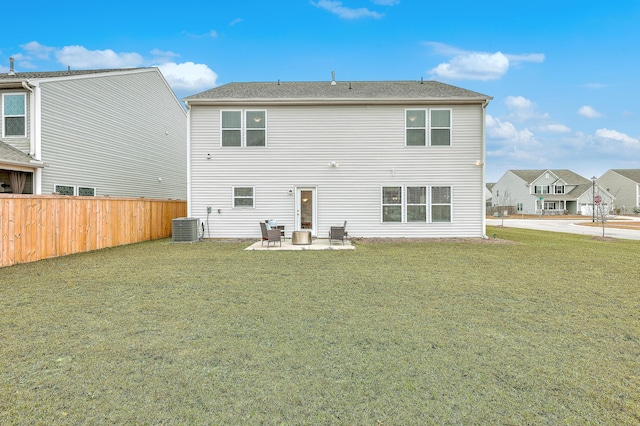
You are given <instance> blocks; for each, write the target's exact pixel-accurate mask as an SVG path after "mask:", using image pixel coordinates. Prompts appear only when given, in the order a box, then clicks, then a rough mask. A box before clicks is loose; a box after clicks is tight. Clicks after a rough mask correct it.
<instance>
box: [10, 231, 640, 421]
mask: <svg viewBox="0 0 640 426" xmlns="http://www.w3.org/2000/svg"><path fill="white" fill-rule="evenodd" d="M494 234H495V235H496V236H497V237H498V238H499V239H505V240H511V241H513V242H516V244H483V243H470V242H463V243H457V242H437V243H428V242H426V243H424V242H420V243H402V244H396V243H363V244H360V245H359V246H358V247H357V249H356V250H353V251H320V252H311V251H303V252H264V251H243V250H242V249H243V248H244V247H245V246H246V245H247V243H243V244H240V243H230V242H218V243H198V244H193V245H190V244H172V243H171V242H170V241H169V240H160V241H154V242H148V243H141V244H134V245H129V246H125V247H118V248H113V249H106V250H101V251H96V252H92V253H84V254H79V255H73V256H68V257H63V258H58V259H50V260H44V261H40V262H35V263H31V264H22V265H16V266H12V267H7V268H2V269H0V283H1V284H0V310H1V314H0V315H1V316H0V320H1V321H0V424H36V425H37V424H42V425H44V424H52V423H55V424H385V425H386V424H388V425H390V424H465V425H467V424H574V425H585V424H587V425H589V424H592V425H600V424H611V425H624V424H628V425H631V424H638V423H639V422H640V287H639V284H638V269H639V266H640V261H639V260H638V253H639V251H640V242H637V241H625V240H617V241H613V242H611V241H597V240H594V239H592V238H590V237H585V236H581V235H570V234H559V233H545V232H538V231H531V230H525V229H508V228H507V229H502V228H497V227H495V228H493V227H490V228H489V229H488V230H487V235H494Z"/></svg>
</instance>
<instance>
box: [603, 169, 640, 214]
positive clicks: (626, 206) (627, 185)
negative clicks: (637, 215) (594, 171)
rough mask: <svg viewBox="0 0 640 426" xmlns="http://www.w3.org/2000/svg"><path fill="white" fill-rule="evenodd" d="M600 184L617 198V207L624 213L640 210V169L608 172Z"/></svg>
mask: <svg viewBox="0 0 640 426" xmlns="http://www.w3.org/2000/svg"><path fill="white" fill-rule="evenodd" d="M598 183H599V184H600V186H602V187H604V188H606V189H607V191H609V192H610V193H611V194H613V195H614V196H615V197H616V207H618V208H620V210H621V211H622V212H623V213H633V209H634V208H635V209H638V208H640V169H611V170H607V171H606V172H605V173H604V174H603V175H602V176H600V179H598Z"/></svg>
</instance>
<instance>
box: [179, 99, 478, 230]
mask: <svg viewBox="0 0 640 426" xmlns="http://www.w3.org/2000/svg"><path fill="white" fill-rule="evenodd" d="M420 107H421V108H423V107H426V108H428V107H429V106H428V105H426V106H420ZM238 108H239V107H238ZM405 108H406V106H404V105H398V106H295V107H287V106H269V107H265V108H264V109H266V110H267V117H268V118H267V133H268V147H266V148H221V147H220V130H219V120H220V108H217V107H213V106H194V107H192V111H191V139H192V141H191V154H190V155H191V172H192V193H191V197H192V198H191V200H192V201H191V212H190V214H191V215H192V216H194V217H199V218H201V219H202V220H203V221H204V222H205V224H206V223H207V219H208V224H209V231H210V236H211V237H258V236H259V235H260V228H259V226H258V221H261V220H264V219H276V220H277V221H278V222H279V224H284V225H285V226H286V229H287V236H289V235H290V232H291V231H292V230H293V229H294V225H295V208H296V207H295V196H293V195H289V192H288V191H289V190H290V189H291V190H295V188H297V187H314V188H317V194H316V195H317V200H318V209H317V210H318V228H317V231H318V233H317V234H318V236H319V237H323V238H326V236H327V234H328V231H329V227H330V226H333V225H338V224H342V223H343V222H344V221H345V220H347V221H348V225H347V230H348V231H349V233H350V234H351V235H353V236H385V237H470V236H473V237H481V236H483V235H484V226H483V217H482V209H483V202H484V182H482V167H478V166H476V165H475V162H476V161H477V160H483V158H482V155H483V150H482V146H483V140H482V134H483V123H482V121H483V111H482V107H481V106H480V105H479V104H478V105H472V106H456V105H438V108H452V132H453V133H452V140H453V143H452V146H451V147H445V146H436V147H406V146H405V135H404V132H405V118H404V117H405ZM223 109H224V108H223ZM229 109H237V108H236V107H234V108H229ZM247 109H260V108H256V107H253V106H250V107H247ZM207 154H210V155H211V159H207ZM333 161H335V162H337V163H338V164H339V167H337V168H336V167H330V166H329V163H330V162H333ZM401 185H407V186H451V187H452V188H453V212H452V217H453V221H452V223H417V224H416V223H382V222H381V198H380V191H381V188H382V187H383V186H401ZM234 186H253V187H255V191H256V194H255V198H256V206H255V208H254V209H242V210H240V209H233V208H232V204H231V203H232V200H231V188H232V187H234ZM207 206H210V207H211V208H212V211H213V212H212V213H211V214H210V215H207V210H206V209H207ZM218 209H220V211H221V212H220V213H218Z"/></svg>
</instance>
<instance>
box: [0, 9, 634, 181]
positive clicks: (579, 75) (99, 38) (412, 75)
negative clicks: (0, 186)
mask: <svg viewBox="0 0 640 426" xmlns="http://www.w3.org/2000/svg"><path fill="white" fill-rule="evenodd" d="M2 9H3V16H4V17H5V18H6V17H11V18H9V19H3V33H2V36H1V37H0V72H7V71H8V68H9V57H14V58H15V68H16V71H17V72H20V71H53V70H63V69H67V67H68V66H70V67H71V68H72V69H93V68H117V67H139V66H159V67H160V69H161V70H162V72H163V74H164V75H165V77H166V78H167V81H168V82H169V84H170V85H171V86H172V88H173V89H174V91H175V93H176V95H177V96H178V97H179V98H183V97H186V96H189V95H192V94H195V93H198V92H201V91H203V90H207V89H210V88H212V87H214V86H219V85H222V84H225V83H228V82H232V81H276V80H278V79H280V80H282V81H318V80H330V79H331V71H335V72H336V78H337V79H338V80H343V81H358V80H419V79H420V78H424V79H425V80H427V79H432V80H438V81H441V82H444V83H448V84H453V85H456V86H460V87H464V88H466V89H470V90H474V91H477V92H481V93H484V94H487V95H490V96H493V97H494V99H493V101H492V102H491V103H490V104H489V106H488V108H487V165H486V167H487V180H488V181H490V182H491V181H496V180H497V179H499V178H500V176H502V175H503V174H504V172H505V171H506V170H508V169H545V168H552V169H553V168H557V169H571V170H573V171H575V172H577V173H579V174H581V175H583V176H585V177H587V178H590V177H591V176H593V175H596V176H600V175H601V174H602V173H604V172H605V171H606V170H608V169H613V168H640V124H639V123H640V106H639V103H638V101H639V100H640V47H639V46H640V43H639V40H640V25H639V23H640V1H636V0H624V1H620V0H609V1H608V2H606V3H602V2H591V1H584V0H580V1H573V0H537V1H527V2H525V1H513V0H510V1H485V2H478V1H467V0H458V1H456V2H442V1H439V2H436V1H428V0H342V1H334V0H299V1H268V0H260V1H258V0H245V1H242V2H237V1H210V2H193V1H188V0H187V1H184V2H179V3H175V2H171V3H169V2H164V1H157V0H156V1H147V0H142V1H129V2H122V1H120V0H113V1H110V2H100V3H97V2H96V3H95V4H92V3H91V2H89V3H88V2H86V1H84V2H79V1H75V0H69V1H65V2H40V1H35V2H30V3H29V4H28V7H27V6H25V5H24V4H21V3H20V2H10V3H9V4H8V5H3V7H2Z"/></svg>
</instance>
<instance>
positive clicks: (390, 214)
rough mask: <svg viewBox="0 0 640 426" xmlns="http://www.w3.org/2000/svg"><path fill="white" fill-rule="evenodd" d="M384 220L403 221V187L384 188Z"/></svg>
mask: <svg viewBox="0 0 640 426" xmlns="http://www.w3.org/2000/svg"><path fill="white" fill-rule="evenodd" d="M382 221H383V222H402V187H400V186H389V187H384V188H382Z"/></svg>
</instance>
